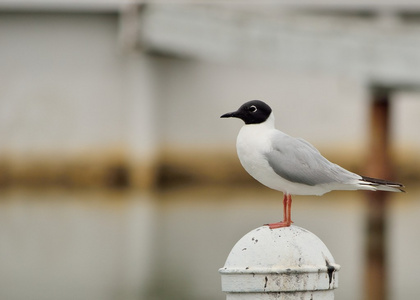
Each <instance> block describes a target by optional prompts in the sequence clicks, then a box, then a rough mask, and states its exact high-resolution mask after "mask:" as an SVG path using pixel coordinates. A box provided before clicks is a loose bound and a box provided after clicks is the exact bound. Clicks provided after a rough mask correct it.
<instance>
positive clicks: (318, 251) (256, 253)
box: [219, 225, 340, 300]
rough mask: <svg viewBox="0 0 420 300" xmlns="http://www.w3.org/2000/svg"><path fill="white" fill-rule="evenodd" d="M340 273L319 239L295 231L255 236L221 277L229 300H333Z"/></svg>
mask: <svg viewBox="0 0 420 300" xmlns="http://www.w3.org/2000/svg"><path fill="white" fill-rule="evenodd" d="M339 269H340V266H339V265H337V264H335V262H334V258H333V257H332V255H331V253H330V251H329V250H328V248H327V247H326V246H325V244H324V243H323V242H322V241H321V240H320V239H319V238H318V237H317V236H316V235H314V234H313V233H311V232H309V231H308V230H306V229H303V228H300V227H297V226H293V225H292V226H290V227H284V228H277V229H270V228H269V227H268V226H262V227H259V228H257V229H254V230H252V231H251V232H249V233H248V234H246V235H245V236H244V237H242V238H241V239H240V240H239V241H238V242H237V243H236V245H235V246H234V247H233V249H232V251H231V252H230V254H229V256H228V258H227V260H226V263H225V266H224V267H223V268H221V269H220V270H219V272H220V274H221V275H222V290H223V291H224V292H226V299H227V300H255V299H260V300H271V299H273V300H274V299H282V300H292V299H303V300H317V299H318V300H332V299H334V289H336V288H337V287H338V270H339Z"/></svg>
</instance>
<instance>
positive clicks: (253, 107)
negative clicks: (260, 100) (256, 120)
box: [249, 105, 257, 112]
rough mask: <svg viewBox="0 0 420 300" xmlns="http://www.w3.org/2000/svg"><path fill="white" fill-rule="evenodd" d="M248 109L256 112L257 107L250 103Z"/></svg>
mask: <svg viewBox="0 0 420 300" xmlns="http://www.w3.org/2000/svg"><path fill="white" fill-rule="evenodd" d="M249 111H250V112H256V111H257V107H256V106H255V105H251V106H250V107H249Z"/></svg>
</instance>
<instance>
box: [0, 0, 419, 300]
mask: <svg viewBox="0 0 420 300" xmlns="http://www.w3.org/2000/svg"><path fill="white" fill-rule="evenodd" d="M419 87H420V4H418V3H417V2H415V1H397V0H394V1H392V0H389V1H363V2H362V1H352V2H351V3H349V2H348V1H325V2H324V1H301V2H298V3H295V1H263V2H261V1H246V2H242V1H241V2H239V1H234V0H231V1H216V2H211V1H199V0H197V1H192V0H191V1H182V2H176V1H175V2H170V3H169V2H152V1H151V2H145V1H116V0H87V1H62V0H56V1H53V0H42V1H41V0H30V1H29V0H14V1H7V0H0V299H43V300H47V299H62V300H64V299H92V300H99V299H101V300H108V299H109V300H114V299H122V300H128V299H156V300H161V299H185V300H189V299H191V300H192V299H197V300H198V299H201V300H207V299H220V300H221V299H225V295H224V293H223V292H222V291H221V284H220V275H219V274H218V269H219V268H220V267H222V266H223V264H224V262H225V259H226V258H227V256H228V254H229V251H230V249H231V248H232V247H233V245H234V244H235V243H236V241H238V240H239V239H240V238H241V237H242V236H243V235H244V234H246V233H247V232H249V231H251V230H252V229H254V228H256V227H258V226H261V225H262V224H265V223H268V222H275V221H278V220H280V219H281V217H282V194H281V193H279V192H276V191H271V190H269V189H268V188H265V187H264V186H262V185H260V184H258V183H257V182H255V181H254V180H253V179H252V178H250V176H249V175H248V174H247V173H246V172H245V171H244V170H243V169H242V167H241V166H240V164H239V161H238V159H237V157H236V150H235V140H236V136H237V133H238V131H239V129H240V127H241V126H242V123H241V121H240V120H225V119H222V120H221V119H219V117H220V115H222V114H223V113H226V112H229V111H233V110H236V109H237V108H238V107H239V106H240V105H241V104H242V103H244V102H245V101H248V100H252V99H261V100H263V101H265V102H267V103H269V105H270V106H271V107H272V108H273V111H274V112H275V115H276V125H277V128H279V129H281V130H282V131H284V132H286V133H288V134H290V135H293V136H298V137H302V138H304V139H306V140H308V141H310V142H311V143H312V144H314V145H315V146H316V147H317V148H318V149H320V151H321V153H323V154H324V156H326V157H327V158H329V159H330V160H332V161H333V162H336V163H338V164H340V165H342V166H344V167H346V168H349V169H350V170H352V171H355V172H359V173H362V174H364V175H370V176H374V175H375V176H376V175H377V176H383V177H386V178H387V179H394V180H396V181H400V182H403V183H404V184H405V185H406V189H407V191H408V192H407V193H406V194H390V195H389V197H388V198H387V199H382V198H383V197H385V196H383V197H382V196H381V197H382V198H381V199H380V200H379V203H380V204H379V207H381V218H382V219H381V220H382V221H383V222H382V223H381V222H379V223H381V226H379V227H380V228H382V229H381V230H380V233H379V235H380V237H381V238H380V240H381V241H382V242H381V243H379V244H380V245H381V247H380V249H379V250H378V249H376V252H375V251H373V252H372V251H370V250H368V249H370V248H369V246H367V245H369V243H370V242H371V241H374V243H375V241H376V239H374V238H373V239H372V238H370V234H371V233H372V232H371V231H372V230H371V227H372V226H371V225H372V224H371V223H372V220H371V215H372V211H373V212H375V211H377V210H376V209H375V208H374V209H373V210H372V205H371V203H372V200H369V199H370V198H369V195H367V194H366V193H364V192H360V191H358V192H331V193H329V194H327V195H324V196H323V197H315V196H314V197H312V196H301V197H295V198H294V204H293V206H294V208H293V220H294V222H295V224H296V225H298V226H301V227H304V228H307V229H308V230H310V231H312V232H313V233H315V234H316V235H318V236H319V237H320V238H321V239H322V240H323V241H324V242H325V243H326V245H327V246H328V247H329V249H330V251H331V252H332V254H333V256H334V257H335V260H336V262H337V263H338V264H340V265H341V270H340V273H339V274H340V275H339V276H340V280H339V285H340V287H339V289H338V290H337V291H336V293H335V295H336V298H337V299H340V300H346V299H348V300H350V299H378V297H377V296H376V297H375V296H372V292H369V289H370V287H371V286H373V285H379V286H381V283H382V290H384V291H383V293H384V294H385V295H386V296H383V295H382V296H380V297H382V299H384V298H386V299H390V300H396V299H415V298H416V297H417V295H418V294H419V292H420V287H419V286H418V274H417V273H418V272H417V270H418V269H419V268H420V258H419V255H418V251H417V249H418V248H419V247H420V239H419V233H418V230H417V229H416V228H418V227H419V226H420V218H419V216H420V203H419V201H417V200H418V198H419V197H420V188H419V185H418V182H419V178H420V157H419V151H420V136H419V129H420V117H419V116H420V89H419ZM372 162H374V163H372ZM375 162H376V163H375ZM380 195H383V194H380ZM373 227H375V226H373ZM369 241H370V242H369ZM372 253H373V254H372ZM378 253H379V254H378ZM369 255H373V257H381V258H382V260H381V262H380V264H382V265H380V266H379V267H378V270H379V271H378V272H379V274H380V275H379V276H382V277H379V278H380V279H379V281H380V283H379V284H378V283H375V279H374V280H373V281H372V279H371V278H370V277H372V276H374V275H372V274H370V273H369V267H366V266H369V261H370V260H371V259H370V258H369V257H370V256H369ZM375 276H376V275H375ZM375 278H378V277H375ZM372 282H373V283H372ZM380 288H381V287H380ZM373 294H375V293H373Z"/></svg>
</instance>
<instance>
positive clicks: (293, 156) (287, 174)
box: [266, 134, 360, 186]
mask: <svg viewBox="0 0 420 300" xmlns="http://www.w3.org/2000/svg"><path fill="white" fill-rule="evenodd" d="M266 157H267V159H268V163H269V164H270V166H271V167H272V168H273V170H274V171H275V172H276V173H277V174H278V175H280V176H281V177H283V178H285V179H287V180H289V181H291V182H296V183H302V184H306V185H311V186H314V185H318V184H323V183H332V182H338V183H350V182H351V181H354V180H355V179H356V180H357V179H359V178H360V176H359V175H357V174H354V173H352V172H350V171H347V170H346V169H344V168H342V167H340V166H338V165H336V164H333V163H332V162H330V161H329V160H327V159H326V158H325V157H323V156H322V155H321V153H319V151H318V150H317V149H316V148H315V147H314V146H312V145H311V144H309V143H308V142H307V141H305V140H303V139H299V138H293V137H291V136H288V135H281V134H279V135H275V136H274V137H273V141H272V150H271V151H270V152H268V153H266Z"/></svg>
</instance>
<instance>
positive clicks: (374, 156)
mask: <svg viewBox="0 0 420 300" xmlns="http://www.w3.org/2000/svg"><path fill="white" fill-rule="evenodd" d="M371 93H372V94H371V97H372V99H371V106H370V122H371V123H370V135H369V141H370V147H369V153H370V157H369V160H368V164H367V170H366V171H367V174H368V176H372V177H376V178H384V179H390V176H391V164H390V156H389V127H390V120H389V119H390V96H391V91H390V90H389V89H380V88H374V89H372V92H371ZM387 197H388V194H387V193H386V192H367V198H368V199H367V203H368V213H367V224H366V226H367V228H366V256H365V259H366V264H365V285H366V287H365V288H366V295H365V299H369V300H386V299H387V286H388V284H387V265H386V218H387Z"/></svg>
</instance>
